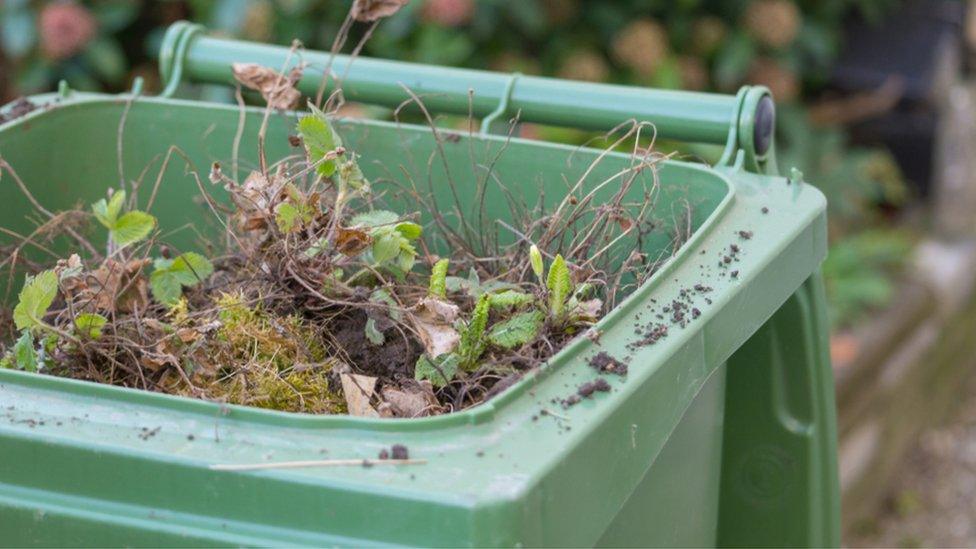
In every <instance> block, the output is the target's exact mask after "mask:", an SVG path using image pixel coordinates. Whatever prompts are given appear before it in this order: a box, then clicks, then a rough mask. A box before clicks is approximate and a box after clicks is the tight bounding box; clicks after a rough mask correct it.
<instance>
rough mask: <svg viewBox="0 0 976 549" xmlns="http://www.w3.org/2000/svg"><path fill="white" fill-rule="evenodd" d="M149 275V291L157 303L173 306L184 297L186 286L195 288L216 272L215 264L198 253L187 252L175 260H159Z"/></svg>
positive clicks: (154, 263)
mask: <svg viewBox="0 0 976 549" xmlns="http://www.w3.org/2000/svg"><path fill="white" fill-rule="evenodd" d="M153 267H154V268H155V270H154V271H153V273H152V274H151V275H149V289H150V290H151V291H152V294H153V297H154V298H156V301H159V302H160V303H163V304H165V305H173V304H175V303H176V302H177V301H179V299H180V296H182V295H183V287H184V286H187V287H189V286H194V285H196V284H197V283H199V282H200V281H201V280H203V279H205V278H207V277H208V276H210V275H211V274H213V272H214V266H213V263H211V262H210V260H209V259H207V258H206V257H204V256H202V255H200V254H198V253H196V252H186V253H182V254H180V255H178V256H176V257H175V258H173V259H162V258H160V259H157V260H156V261H154V262H153Z"/></svg>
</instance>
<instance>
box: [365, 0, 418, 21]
mask: <svg viewBox="0 0 976 549" xmlns="http://www.w3.org/2000/svg"><path fill="white" fill-rule="evenodd" d="M409 1H410V0H355V2H353V3H352V11H351V12H350V14H351V15H352V18H353V19H355V20H356V21H362V22H366V23H370V22H373V21H376V20H377V19H382V18H384V17H389V16H391V15H393V14H394V13H396V12H398V11H400V8H402V7H403V6H406V5H407V2H409Z"/></svg>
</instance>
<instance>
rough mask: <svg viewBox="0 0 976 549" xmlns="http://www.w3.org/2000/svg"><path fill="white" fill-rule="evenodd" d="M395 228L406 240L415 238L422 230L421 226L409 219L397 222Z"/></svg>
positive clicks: (418, 236)
mask: <svg viewBox="0 0 976 549" xmlns="http://www.w3.org/2000/svg"><path fill="white" fill-rule="evenodd" d="M395 228H396V231H397V232H398V233H400V234H401V235H403V237H404V238H406V239H408V240H417V239H418V238H420V235H421V234H422V233H423V231H424V230H423V227H421V226H420V225H418V224H416V223H413V222H410V221H404V222H402V223H397V225H396V227H395Z"/></svg>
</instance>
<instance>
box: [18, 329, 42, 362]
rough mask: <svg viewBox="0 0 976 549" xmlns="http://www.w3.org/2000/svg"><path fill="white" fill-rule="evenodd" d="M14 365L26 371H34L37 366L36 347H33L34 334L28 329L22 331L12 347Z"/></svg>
mask: <svg viewBox="0 0 976 549" xmlns="http://www.w3.org/2000/svg"><path fill="white" fill-rule="evenodd" d="M13 357H14V365H15V366H16V367H17V368H19V369H21V370H25V371H28V372H36V371H37V366H38V360H37V349H36V348H35V347H34V336H33V335H32V334H31V333H30V331H29V330H28V331H24V333H23V334H21V336H20V338H19V339H17V342H16V343H14V347H13Z"/></svg>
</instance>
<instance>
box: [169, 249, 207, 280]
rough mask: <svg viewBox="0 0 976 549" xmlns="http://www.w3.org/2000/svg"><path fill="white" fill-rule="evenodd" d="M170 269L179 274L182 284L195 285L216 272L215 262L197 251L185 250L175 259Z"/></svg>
mask: <svg viewBox="0 0 976 549" xmlns="http://www.w3.org/2000/svg"><path fill="white" fill-rule="evenodd" d="M170 270H171V271H173V273H174V274H175V275H176V276H177V279H178V280H179V281H180V284H182V285H184V286H193V285H194V284H196V283H198V282H200V281H202V280H204V279H205V278H207V277H209V276H210V275H212V274H213V272H214V266H213V263H211V262H210V260H209V259H207V258H206V257H203V256H202V255H200V254H198V253H196V252H185V253H182V254H180V255H178V256H176V258H175V259H173V263H172V265H171V266H170Z"/></svg>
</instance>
